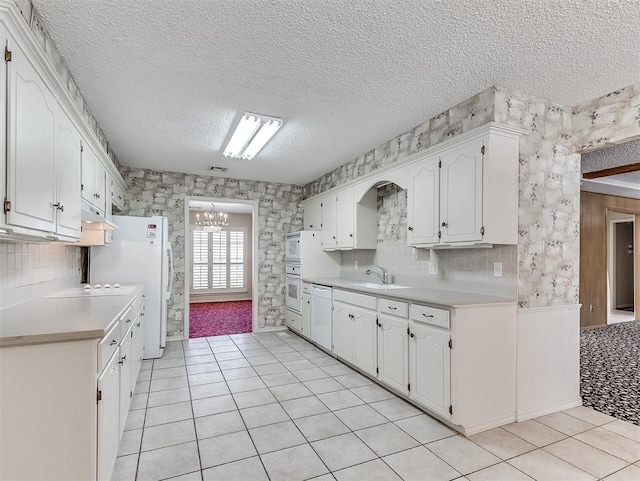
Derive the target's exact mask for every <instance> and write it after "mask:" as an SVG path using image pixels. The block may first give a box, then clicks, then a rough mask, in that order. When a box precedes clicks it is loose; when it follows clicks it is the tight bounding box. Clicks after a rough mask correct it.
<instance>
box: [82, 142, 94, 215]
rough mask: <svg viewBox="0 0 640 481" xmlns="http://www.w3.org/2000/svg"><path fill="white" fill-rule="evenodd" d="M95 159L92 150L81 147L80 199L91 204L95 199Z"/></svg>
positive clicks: (87, 147)
mask: <svg viewBox="0 0 640 481" xmlns="http://www.w3.org/2000/svg"><path fill="white" fill-rule="evenodd" d="M97 161H98V159H96V156H95V154H94V153H93V150H91V148H90V147H89V146H87V145H84V142H83V145H82V198H83V199H84V200H86V201H87V202H89V203H90V204H93V203H94V201H95V199H96V196H95V194H96V189H95V187H94V183H95V175H96V162H97Z"/></svg>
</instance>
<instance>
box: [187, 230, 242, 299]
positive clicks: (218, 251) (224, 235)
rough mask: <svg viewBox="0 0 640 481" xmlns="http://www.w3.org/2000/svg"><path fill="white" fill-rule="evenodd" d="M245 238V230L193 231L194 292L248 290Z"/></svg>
mask: <svg viewBox="0 0 640 481" xmlns="http://www.w3.org/2000/svg"><path fill="white" fill-rule="evenodd" d="M245 235H246V231H245V230H244V229H240V228H233V227H232V228H227V229H223V230H220V231H215V232H206V231H203V230H195V229H194V230H193V231H192V240H193V242H192V245H193V250H192V252H193V265H192V277H191V288H192V289H193V290H197V291H204V290H209V291H212V290H215V291H216V292H220V291H222V290H226V291H233V292H243V291H246V290H247V286H246V278H247V276H246V264H245V257H246V256H245V249H246V243H245Z"/></svg>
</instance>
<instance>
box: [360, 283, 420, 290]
mask: <svg viewBox="0 0 640 481" xmlns="http://www.w3.org/2000/svg"><path fill="white" fill-rule="evenodd" d="M351 285H352V286H353V287H366V288H367V289H379V290H381V291H386V290H387V289H408V288H409V286H400V285H398V284H376V283H375V282H357V283H354V284H351Z"/></svg>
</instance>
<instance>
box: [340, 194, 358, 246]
mask: <svg viewBox="0 0 640 481" xmlns="http://www.w3.org/2000/svg"><path fill="white" fill-rule="evenodd" d="M353 211H354V206H353V189H345V190H343V191H340V192H338V194H337V195H336V245H337V248H338V249H346V248H349V247H353V245H354V235H355V226H354V218H353V215H354V212H353Z"/></svg>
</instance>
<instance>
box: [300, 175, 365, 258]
mask: <svg viewBox="0 0 640 481" xmlns="http://www.w3.org/2000/svg"><path fill="white" fill-rule="evenodd" d="M319 198H320V199H321V215H322V248H323V249H324V250H350V249H375V248H376V242H377V221H376V217H377V210H376V209H377V190H376V189H375V188H374V189H371V190H369V191H368V192H366V193H365V194H364V196H363V197H362V198H361V199H357V198H356V196H355V189H354V188H353V187H348V188H346V189H342V190H339V191H337V192H331V193H329V194H327V195H324V196H321V197H319ZM314 200H315V198H314ZM305 202H308V201H305Z"/></svg>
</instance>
